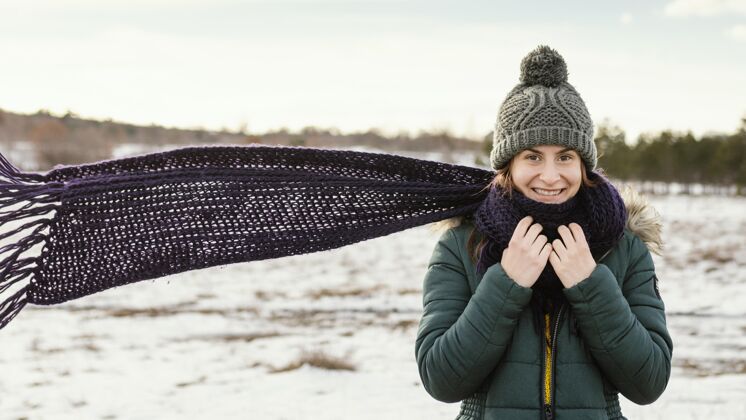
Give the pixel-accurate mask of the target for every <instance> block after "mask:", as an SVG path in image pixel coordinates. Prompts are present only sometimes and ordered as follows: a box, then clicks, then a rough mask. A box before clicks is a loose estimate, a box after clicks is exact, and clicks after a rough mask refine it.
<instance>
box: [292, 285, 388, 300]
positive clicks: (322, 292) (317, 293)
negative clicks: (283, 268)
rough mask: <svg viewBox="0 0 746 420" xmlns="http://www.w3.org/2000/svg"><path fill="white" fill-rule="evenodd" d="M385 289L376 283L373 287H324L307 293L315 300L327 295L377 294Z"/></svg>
mask: <svg viewBox="0 0 746 420" xmlns="http://www.w3.org/2000/svg"><path fill="white" fill-rule="evenodd" d="M381 289H383V286H382V285H376V286H373V287H367V288H365V287H353V288H348V289H330V288H322V289H318V290H312V291H310V292H308V293H306V296H308V297H310V298H311V299H313V300H319V299H322V298H326V297H369V296H372V295H373V294H375V292H378V291H380V290H381Z"/></svg>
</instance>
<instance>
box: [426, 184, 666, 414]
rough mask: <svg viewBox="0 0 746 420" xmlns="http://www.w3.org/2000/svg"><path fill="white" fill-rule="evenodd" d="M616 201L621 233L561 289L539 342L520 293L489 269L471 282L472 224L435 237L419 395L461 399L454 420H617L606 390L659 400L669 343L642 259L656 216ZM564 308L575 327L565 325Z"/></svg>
mask: <svg viewBox="0 0 746 420" xmlns="http://www.w3.org/2000/svg"><path fill="white" fill-rule="evenodd" d="M622 197H623V198H624V200H625V205H626V207H627V212H628V215H629V217H628V221H627V226H626V227H625V229H624V235H623V236H622V238H621V239H620V240H619V242H618V243H617V244H616V245H615V246H613V247H612V248H611V249H609V250H608V251H607V252H606V253H605V254H603V256H601V257H599V258H598V259H597V266H596V268H595V269H594V270H593V272H592V273H591V275H590V277H588V278H587V279H585V280H584V281H582V282H580V283H578V284H576V285H575V286H573V287H571V288H567V289H564V291H563V293H564V294H565V296H566V297H567V300H568V301H569V304H570V306H571V308H567V307H565V306H563V307H561V308H555V309H554V310H552V311H551V313H549V314H546V315H545V316H544V319H542V320H541V323H542V324H541V325H542V328H543V331H544V332H545V334H544V336H541V337H540V336H538V335H537V334H536V330H535V328H534V323H533V318H532V317H533V316H534V315H533V313H532V311H531V309H530V305H529V301H530V299H531V295H532V293H533V291H532V289H530V288H525V287H522V286H519V285H518V284H517V283H515V282H514V281H513V280H512V279H510V278H509V277H508V275H507V274H506V273H505V271H504V270H503V269H502V267H501V266H500V264H499V263H497V264H494V265H493V266H491V267H489V268H488V269H487V271H486V272H485V273H484V275H483V276H482V277H481V278H477V277H476V273H475V267H474V264H473V262H472V261H471V259H470V257H469V254H468V251H467V248H466V242H467V239H468V237H469V234H470V233H471V230H472V229H473V228H474V225H473V223H472V222H471V221H470V220H469V219H463V218H462V219H460V220H458V221H457V224H458V223H460V224H459V225H458V226H455V227H452V228H449V229H448V230H447V231H445V232H444V233H443V234H442V235H441V236H440V239H439V241H438V242H437V244H436V246H435V249H434V251H433V254H432V257H431V259H430V262H429V267H428V271H427V274H426V276H425V280H424V285H423V314H422V318H421V321H420V325H419V329H418V332H417V340H416V344H415V354H416V358H417V364H418V367H419V373H420V378H421V379H422V383H423V385H424V387H425V389H426V390H427V392H428V393H429V394H430V395H431V396H433V397H434V398H435V399H437V400H440V401H444V402H458V401H461V410H460V413H459V415H458V417H457V418H456V419H457V420H458V419H501V420H504V419H508V420H522V419H531V420H536V419H558V420H578V419H599V420H600V419H624V418H625V417H624V416H623V415H622V413H621V409H620V407H619V399H618V393H620V392H621V393H622V395H624V396H625V397H626V398H627V399H629V400H630V401H632V402H634V403H636V404H640V405H643V404H650V403H652V402H654V401H655V400H656V399H657V398H658V397H659V396H660V395H661V394H662V393H663V391H664V389H665V388H666V385H667V384H668V380H669V377H670V374H671V355H672V351H673V343H672V341H671V337H670V335H669V333H668V330H667V328H666V316H665V306H664V303H663V300H662V299H661V296H660V293H659V291H658V284H657V282H658V279H657V277H656V274H655V267H654V265H653V260H652V257H651V254H650V250H654V251H656V252H658V253H660V244H661V241H660V221H659V220H658V219H657V217H658V216H657V213H656V212H655V211H654V209H652V208H650V207H649V206H648V205H647V203H646V202H645V201H644V200H642V199H641V198H640V196H638V195H636V194H635V193H634V192H632V191H631V190H625V191H623V194H622ZM477 239H479V237H477ZM649 248H650V249H649ZM569 309H572V313H573V318H574V319H575V321H576V325H572V326H571V325H569V323H570V321H569V318H570V317H568V316H567V314H568V310H569ZM573 327H574V328H573Z"/></svg>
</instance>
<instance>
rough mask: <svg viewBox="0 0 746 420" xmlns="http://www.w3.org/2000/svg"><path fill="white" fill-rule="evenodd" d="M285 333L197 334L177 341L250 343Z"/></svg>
mask: <svg viewBox="0 0 746 420" xmlns="http://www.w3.org/2000/svg"><path fill="white" fill-rule="evenodd" d="M282 335H283V334H280V333H278V332H275V331H270V332H258V333H241V334H214V335H195V336H191V337H186V338H182V339H179V340H175V341H179V342H182V341H192V340H205V341H219V342H224V343H232V342H237V341H238V342H243V343H249V342H252V341H254V340H259V339H262V338H273V337H280V336H282Z"/></svg>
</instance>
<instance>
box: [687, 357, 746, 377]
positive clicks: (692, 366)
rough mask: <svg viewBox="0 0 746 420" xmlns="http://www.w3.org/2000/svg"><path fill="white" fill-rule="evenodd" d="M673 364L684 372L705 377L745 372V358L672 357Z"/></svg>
mask: <svg viewBox="0 0 746 420" xmlns="http://www.w3.org/2000/svg"><path fill="white" fill-rule="evenodd" d="M674 360H675V361H676V362H675V363H674V366H676V367H680V368H682V369H683V370H684V372H685V373H686V374H689V375H693V376H699V377H706V376H719V375H732V374H746V360H738V359H710V360H697V359H674Z"/></svg>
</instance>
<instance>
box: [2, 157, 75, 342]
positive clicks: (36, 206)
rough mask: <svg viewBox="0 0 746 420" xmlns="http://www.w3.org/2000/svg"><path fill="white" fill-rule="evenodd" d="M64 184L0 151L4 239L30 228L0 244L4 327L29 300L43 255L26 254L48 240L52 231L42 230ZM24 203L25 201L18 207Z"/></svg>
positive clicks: (50, 219) (48, 221)
mask: <svg viewBox="0 0 746 420" xmlns="http://www.w3.org/2000/svg"><path fill="white" fill-rule="evenodd" d="M63 188H64V185H63V184H62V183H61V182H44V176H43V175H39V174H29V173H23V172H21V171H20V170H19V169H18V168H16V167H15V166H13V165H12V164H11V163H10V162H8V160H7V159H6V158H5V156H3V155H2V154H0V240H5V239H8V238H10V237H12V236H14V235H16V234H19V233H22V232H26V234H25V235H24V236H23V237H21V238H20V239H17V240H16V241H15V242H13V243H10V244H7V245H4V246H2V247H0V298H3V299H2V301H0V328H3V327H5V326H6V325H7V324H8V323H9V322H10V321H11V320H13V318H15V316H16V315H18V313H19V312H20V311H21V309H23V307H24V306H25V305H26V303H27V302H28V292H29V290H30V288H31V278H32V277H33V276H34V274H35V272H36V271H37V269H38V267H39V262H40V258H41V255H39V256H35V257H25V258H22V254H23V253H24V252H26V251H28V250H29V249H31V248H32V247H34V246H36V245H38V244H46V240H47V237H48V235H47V234H45V233H43V232H42V230H43V229H45V228H47V227H48V226H49V225H50V224H51V222H52V217H53V216H49V214H50V212H52V211H54V210H57V209H58V208H59V207H60V204H59V203H58V201H59V198H60V196H61V192H62V189H63ZM20 204H23V205H22V206H21V207H18V205H20ZM14 207H15V208H14ZM40 216H41V217H40ZM28 218H35V219H34V220H31V221H28V222H26V223H23V224H22V225H20V226H17V227H15V229H11V230H8V231H5V226H6V224H8V223H14V222H19V221H21V220H24V219H28ZM29 230H30V231H29ZM22 283H25V284H23V286H22V287H20V288H19V287H18V286H17V285H19V284H22ZM4 295H8V296H7V297H5V296H4Z"/></svg>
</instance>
